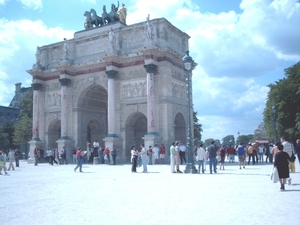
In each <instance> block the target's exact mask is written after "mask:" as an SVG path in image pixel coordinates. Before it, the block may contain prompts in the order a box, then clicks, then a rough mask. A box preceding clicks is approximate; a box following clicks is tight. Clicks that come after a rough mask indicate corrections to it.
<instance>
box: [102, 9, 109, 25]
mask: <svg viewBox="0 0 300 225" xmlns="http://www.w3.org/2000/svg"><path fill="white" fill-rule="evenodd" d="M110 22H111V18H110V15H109V14H108V13H107V12H106V6H105V5H104V6H103V13H102V24H103V25H106V24H109V23H110Z"/></svg>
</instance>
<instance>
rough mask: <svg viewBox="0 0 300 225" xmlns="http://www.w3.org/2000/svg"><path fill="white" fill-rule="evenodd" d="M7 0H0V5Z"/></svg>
mask: <svg viewBox="0 0 300 225" xmlns="http://www.w3.org/2000/svg"><path fill="white" fill-rule="evenodd" d="M7 1H8V0H0V5H4V4H5V3H6V2H7Z"/></svg>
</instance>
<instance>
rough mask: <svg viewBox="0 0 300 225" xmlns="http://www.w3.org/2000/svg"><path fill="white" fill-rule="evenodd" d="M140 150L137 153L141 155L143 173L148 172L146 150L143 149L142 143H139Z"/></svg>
mask: <svg viewBox="0 0 300 225" xmlns="http://www.w3.org/2000/svg"><path fill="white" fill-rule="evenodd" d="M141 149H142V150H141V152H140V153H139V155H140V156H141V159H142V164H143V173H148V170H147V158H148V156H147V151H146V149H145V145H144V144H141Z"/></svg>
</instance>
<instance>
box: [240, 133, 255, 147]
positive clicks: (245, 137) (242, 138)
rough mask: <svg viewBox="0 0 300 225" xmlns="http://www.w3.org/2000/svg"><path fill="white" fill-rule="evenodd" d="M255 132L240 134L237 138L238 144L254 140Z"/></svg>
mask: <svg viewBox="0 0 300 225" xmlns="http://www.w3.org/2000/svg"><path fill="white" fill-rule="evenodd" d="M253 137H254V135H253V134H248V135H240V136H238V138H237V140H236V145H239V144H240V143H243V144H248V143H249V142H251V143H252V142H253Z"/></svg>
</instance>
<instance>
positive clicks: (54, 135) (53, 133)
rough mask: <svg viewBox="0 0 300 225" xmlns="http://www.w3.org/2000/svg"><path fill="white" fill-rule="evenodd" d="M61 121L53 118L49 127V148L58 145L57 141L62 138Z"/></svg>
mask: <svg viewBox="0 0 300 225" xmlns="http://www.w3.org/2000/svg"><path fill="white" fill-rule="evenodd" d="M60 131H61V123H60V120H58V119H57V120H53V121H52V122H51V123H50V124H49V127H48V142H47V143H48V148H54V147H55V146H57V143H56V141H57V140H58V139H59V138H60V133H61V132H60Z"/></svg>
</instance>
